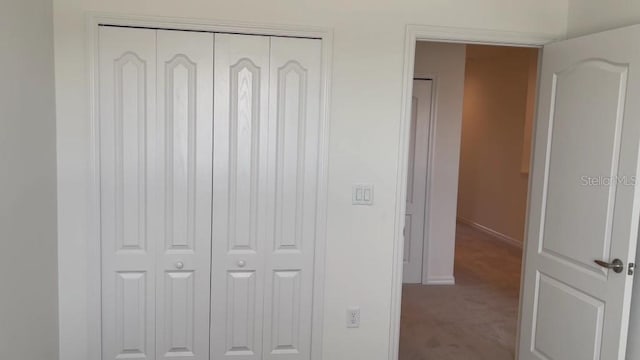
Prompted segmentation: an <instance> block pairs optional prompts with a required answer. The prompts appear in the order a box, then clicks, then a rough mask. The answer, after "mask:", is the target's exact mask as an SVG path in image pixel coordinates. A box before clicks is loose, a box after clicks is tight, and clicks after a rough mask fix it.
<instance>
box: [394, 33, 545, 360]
mask: <svg viewBox="0 0 640 360" xmlns="http://www.w3.org/2000/svg"><path fill="white" fill-rule="evenodd" d="M538 53H539V49H538V48H533V47H530V48H529V47H509V46H493V45H476V44H469V45H466V44H458V43H456V44H453V43H441V42H426V41H418V42H417V43H416V49H415V66H414V81H413V93H412V103H411V105H412V106H411V109H410V110H411V127H410V140H409V154H408V175H407V203H406V214H405V230H404V237H405V239H404V241H405V242H404V254H403V260H404V261H403V290H402V304H401V307H402V308H401V325H400V342H399V347H400V351H399V359H400V360H414V359H484V358H486V359H495V360H500V359H505V360H506V359H514V358H515V352H516V337H517V320H518V309H519V304H518V301H519V294H520V283H521V263H522V257H523V250H522V249H523V242H524V233H525V228H524V226H525V218H526V209H527V191H528V180H529V176H528V175H529V167H530V164H529V159H530V156H531V146H532V144H531V139H532V136H531V134H532V128H533V122H534V121H533V119H534V110H535V94H536V89H537V72H538V59H539V57H538V55H539V54H538Z"/></svg>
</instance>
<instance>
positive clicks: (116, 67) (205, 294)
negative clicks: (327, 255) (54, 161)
mask: <svg viewBox="0 0 640 360" xmlns="http://www.w3.org/2000/svg"><path fill="white" fill-rule="evenodd" d="M99 36H100V38H99V43H100V47H99V51H100V55H99V56H100V74H99V83H100V119H99V120H100V144H101V145H100V160H101V161H100V176H101V180H100V182H101V199H100V200H101V229H102V230H101V231H102V234H101V244H102V248H101V252H102V307H103V311H102V322H103V331H102V334H103V344H102V348H103V359H105V360H106V359H148V360H155V359H196V360H205V359H209V303H210V298H209V297H210V292H209V287H210V264H211V255H210V254H211V248H210V244H211V161H212V158H211V156H212V155H211V152H212V109H211V98H212V97H213V80H212V77H213V35H212V34H207V33H192V32H179V31H156V30H148V29H132V28H116V27H101V29H100V34H99Z"/></svg>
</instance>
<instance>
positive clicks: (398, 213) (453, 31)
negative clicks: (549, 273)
mask: <svg viewBox="0 0 640 360" xmlns="http://www.w3.org/2000/svg"><path fill="white" fill-rule="evenodd" d="M559 40H563V38H559V37H558V36H556V35H552V34H545V33H522V32H513V31H502V30H484V29H470V28H455V27H445V26H428V25H407V27H406V31H405V48H404V65H403V73H402V109H401V113H400V131H399V135H398V136H399V141H398V144H399V145H398V162H397V172H396V206H395V210H394V215H395V218H394V239H393V260H392V266H393V268H392V272H391V274H392V277H391V291H390V294H391V301H390V303H391V309H390V322H389V324H390V326H389V354H388V358H389V360H398V351H399V345H400V312H401V302H402V265H403V261H402V260H403V259H402V258H403V254H404V239H403V235H402V231H403V228H404V217H405V206H406V204H405V198H406V196H407V174H408V161H409V158H408V156H409V136H410V124H411V96H412V92H413V90H412V89H413V85H412V84H413V78H414V65H415V50H416V43H417V42H418V41H431V42H446V43H460V44H485V45H500V46H516V47H535V48H541V47H542V46H544V45H546V44H549V43H551V42H554V41H559ZM534 119H535V117H534ZM433 121H435V119H434V120H433ZM434 135H435V134H434ZM534 141H535V139H532V144H533V143H534ZM531 155H532V156H533V152H532V153H531ZM429 172H430V169H429ZM430 178H431V174H430V173H429V174H427V180H429V179H430ZM427 186H429V184H428V183H427ZM529 186H531V184H529ZM428 202H429V199H428V198H427V205H426V206H427V209H428V208H429V203H428ZM527 212H528V208H527ZM425 216H427V217H429V216H430V214H429V212H428V210H427V211H425ZM527 218H528V216H527ZM428 221H429V218H427V219H426V220H425V224H428ZM526 226H527V225H526V224H525V227H526ZM424 240H425V244H424V248H425V249H427V248H428V246H429V239H428V238H427V237H426V232H425V238H424ZM525 259H526V256H523V264H522V271H524V267H525ZM423 267H424V260H423ZM423 276H424V275H423ZM522 278H523V276H522V275H521V279H522ZM521 288H522V286H521ZM520 296H522V293H521V294H520ZM519 303H522V301H520V302H519ZM518 306H519V309H518V324H520V313H521V311H522V309H521V308H520V305H518ZM519 328H520V326H519V325H518V337H519V335H520V334H519V332H520V330H519ZM518 343H519V340H518V339H516V346H517V344H518ZM516 354H517V349H516Z"/></svg>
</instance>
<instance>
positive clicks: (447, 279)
mask: <svg viewBox="0 0 640 360" xmlns="http://www.w3.org/2000/svg"><path fill="white" fill-rule="evenodd" d="M422 284H423V285H455V284H456V278H455V277H453V276H434V277H430V278H428V279H427V280H426V281H423V282H422Z"/></svg>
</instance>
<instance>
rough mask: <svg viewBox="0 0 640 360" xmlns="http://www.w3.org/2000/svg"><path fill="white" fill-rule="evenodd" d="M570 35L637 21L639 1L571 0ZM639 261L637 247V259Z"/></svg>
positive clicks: (637, 310)
mask: <svg viewBox="0 0 640 360" xmlns="http://www.w3.org/2000/svg"><path fill="white" fill-rule="evenodd" d="M569 3H570V13H569V21H568V26H569V28H568V33H569V37H575V36H579V35H586V34H590V33H594V32H598V31H603V30H609V29H614V28H617V27H623V26H627V25H634V24H640V1H633V0H610V1H600V0H570V1H569ZM639 260H640V247H638V253H637V254H636V262H638V261H639ZM627 359H640V276H638V273H637V272H636V276H635V278H634V281H633V299H632V304H631V318H630V324H629V337H628V342H627Z"/></svg>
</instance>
